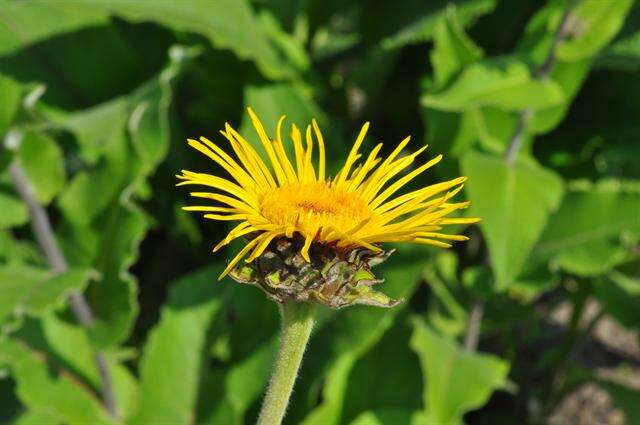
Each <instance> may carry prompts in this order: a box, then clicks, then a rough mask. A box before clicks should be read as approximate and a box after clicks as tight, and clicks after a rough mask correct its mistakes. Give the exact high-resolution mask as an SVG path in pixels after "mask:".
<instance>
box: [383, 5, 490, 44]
mask: <svg viewBox="0 0 640 425" xmlns="http://www.w3.org/2000/svg"><path fill="white" fill-rule="evenodd" d="M495 3H496V2H495V1H494V0H466V1H460V2H456V8H457V10H458V18H459V20H460V24H461V25H462V26H467V25H469V24H471V23H472V22H474V21H475V19H476V18H477V17H479V16H482V15H484V14H486V13H489V12H491V11H492V10H493V8H494V7H495ZM449 4H450V3H449V2H444V1H441V2H429V3H423V4H422V7H423V8H424V7H426V8H427V9H428V10H424V11H420V13H418V14H415V12H414V15H413V16H412V18H413V19H412V22H411V23H410V24H408V25H406V26H405V27H404V28H402V29H400V30H399V31H397V32H396V33H395V34H393V35H391V36H389V37H386V38H385V39H383V40H382V43H381V44H382V47H383V48H385V49H396V48H399V47H402V46H405V45H407V44H416V43H424V42H426V41H429V40H430V39H431V38H432V37H433V36H434V33H435V32H436V31H437V29H436V27H437V25H438V22H439V21H440V19H442V18H443V17H444V16H445V15H446V14H447V6H448V5H449ZM410 9H411V8H407V10H410Z"/></svg>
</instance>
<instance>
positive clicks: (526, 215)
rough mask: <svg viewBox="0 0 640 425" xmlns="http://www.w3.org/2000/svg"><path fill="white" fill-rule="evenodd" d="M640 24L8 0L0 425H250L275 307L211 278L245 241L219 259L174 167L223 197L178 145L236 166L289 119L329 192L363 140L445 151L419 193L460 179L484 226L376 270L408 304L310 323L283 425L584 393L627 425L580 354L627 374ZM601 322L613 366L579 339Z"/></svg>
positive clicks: (417, 10)
mask: <svg viewBox="0 0 640 425" xmlns="http://www.w3.org/2000/svg"><path fill="white" fill-rule="evenodd" d="M374 6H375V7H374ZM567 7H570V11H569V13H568V15H566V20H565V21H564V24H565V27H564V29H565V33H564V34H560V37H558V31H559V29H561V28H560V26H561V24H562V22H563V17H565V10H566V8H567ZM639 17H640V7H639V6H638V4H637V2H633V1H632V0H619V1H600V0H575V1H556V0H550V1H548V2H544V3H542V2H537V1H534V0H527V1H523V2H505V1H503V2H497V1H495V0H455V1H449V0H446V1H445V0H435V1H429V2H424V1H420V0H403V1H401V2H378V3H376V4H375V5H374V4H369V2H351V1H347V2H339V1H329V2H320V1H316V0H312V1H306V2H292V1H282V0H280V1H272V2H259V1H249V0H241V1H240V0H216V1H209V0H183V1H175V0H157V1H125V0H57V1H55V2H51V1H46V0H4V1H0V422H1V423H15V424H41V423H51V424H67V423H70V424H76V423H77V424H81V423H92V424H93V423H96V424H99V423H104V424H143V423H151V422H153V423H162V422H166V423H176V424H188V423H210V424H220V423H224V424H243V423H253V422H254V421H255V418H256V415H257V413H258V409H259V407H260V403H261V400H262V395H263V394H264V390H265V387H266V385H267V381H268V379H269V375H270V373H271V365H272V363H273V359H274V356H275V353H276V350H277V345H278V332H279V317H278V311H277V308H276V306H275V305H274V304H273V303H272V302H270V301H269V300H267V299H266V298H265V297H264V296H263V294H262V293H260V292H259V291H257V290H256V289H255V288H251V287H245V286H240V285H237V284H234V283H232V282H231V281H230V280H225V281H223V282H217V281H216V277H217V274H218V273H219V271H220V269H221V268H222V267H223V264H224V262H225V260H226V259H228V258H230V255H231V254H233V253H235V252H237V251H238V249H239V245H240V244H238V245H237V246H233V247H232V248H229V249H227V250H226V251H225V250H223V251H221V252H217V253H215V254H212V253H211V252H210V247H211V246H212V245H214V244H215V243H217V242H218V241H219V240H220V239H221V238H223V237H224V235H225V234H226V232H227V231H228V230H229V229H227V228H226V226H224V225H223V224H221V223H217V222H213V221H208V222H205V223H202V222H201V221H200V220H199V219H195V218H194V217H192V216H189V215H187V213H186V212H184V211H182V210H180V207H182V206H184V205H185V196H184V195H185V192H184V191H182V190H180V189H176V188H175V187H174V184H175V178H174V175H175V174H176V173H177V172H179V170H181V169H183V168H184V169H191V170H194V171H202V172H208V173H214V174H218V175H224V171H223V170H221V169H220V168H219V167H217V166H216V165H215V164H213V163H212V162H211V161H207V160H206V159H203V158H202V157H201V156H199V155H198V154H197V153H195V152H192V151H191V150H190V149H189V148H188V147H187V146H186V144H185V143H184V141H185V139H187V138H198V137H200V136H206V137H208V138H210V139H211V140H212V141H214V142H215V143H216V144H219V146H220V147H221V148H222V149H225V150H228V147H229V146H228V144H227V143H226V142H225V141H224V138H223V137H222V136H220V135H219V133H218V130H220V129H222V128H224V125H225V123H226V122H229V123H230V124H231V125H232V126H234V128H238V129H239V130H240V132H241V133H242V134H243V135H244V136H245V137H246V138H247V140H249V141H250V142H251V143H253V144H254V146H256V147H257V149H258V150H261V149H262V147H261V144H260V143H259V142H258V139H257V137H256V135H255V134H254V132H253V130H252V126H251V122H250V120H249V119H248V118H247V116H246V114H245V113H244V109H245V107H248V106H250V107H252V108H253V109H255V110H256V112H257V113H258V114H259V115H260V116H261V117H262V119H263V121H264V123H265V128H266V130H267V132H268V133H269V135H271V136H273V135H274V133H275V126H276V122H277V119H278V118H279V117H280V116H281V115H282V114H286V115H287V123H296V124H297V125H298V126H299V127H300V128H302V129H304V128H306V126H307V125H308V124H309V123H310V121H311V119H312V118H315V119H316V120H317V121H318V123H319V125H320V127H321V128H322V130H323V134H324V139H325V145H326V150H327V170H328V174H329V175H334V174H335V173H336V171H337V170H338V169H339V168H340V166H341V165H342V163H343V160H344V157H345V154H346V152H348V150H349V149H350V147H351V143H352V140H353V139H354V137H355V133H357V131H358V129H359V128H360V127H361V126H362V124H363V123H364V122H365V121H371V129H370V134H369V135H368V136H367V138H366V140H365V142H364V144H363V151H364V153H365V154H368V152H369V151H370V150H371V149H372V147H373V146H374V145H375V144H376V143H378V142H380V141H382V142H385V145H384V148H383V150H382V154H383V155H388V153H389V152H391V150H392V148H393V145H394V144H395V143H397V142H398V141H399V140H401V139H402V138H404V137H405V136H406V135H407V134H408V133H411V134H412V136H413V137H412V140H411V144H410V145H409V146H408V147H407V149H408V150H409V149H410V150H412V151H413V150H416V149H419V148H420V147H422V146H424V145H425V144H429V145H430V147H429V150H428V152H430V153H431V154H432V155H435V154H438V153H443V154H444V155H445V159H444V160H443V161H442V162H441V163H440V164H439V165H438V166H437V167H434V168H433V169H432V170H429V172H428V173H427V174H426V175H424V176H420V177H419V178H416V182H415V183H416V185H426V184H430V183H431V182H433V181H440V180H444V179H448V178H453V177H457V176H459V175H465V176H467V177H468V178H469V180H468V181H467V183H466V188H465V191H464V192H463V193H461V194H460V195H458V197H459V198H464V199H468V200H470V201H471V204H472V205H471V208H470V209H469V210H468V211H469V212H468V215H469V216H471V215H474V216H478V217H481V218H482V221H481V222H480V223H479V224H477V225H473V226H471V227H463V226H458V229H457V230H459V232H460V233H463V234H466V235H468V236H470V237H471V240H470V241H468V242H465V243H464V244H456V247H455V248H454V249H453V250H449V251H446V252H443V251H436V250H434V249H430V248H423V247H411V246H409V247H407V246H400V247H398V248H399V250H398V252H396V253H395V254H394V255H393V256H392V257H391V258H390V259H389V260H388V262H386V263H384V265H381V266H380V274H381V275H383V276H384V277H385V278H386V281H385V282H384V283H383V284H382V290H383V291H384V292H385V293H387V294H389V296H391V297H393V298H402V299H404V300H405V301H404V303H402V304H401V305H399V306H397V307H395V308H393V309H389V310H382V309H375V308H370V307H362V306H360V307H353V308H349V309H345V310H340V311H331V310H328V309H323V308H321V309H319V310H318V317H317V325H316V328H315V330H314V333H313V335H312V337H311V343H310V346H309V350H308V351H307V353H306V354H305V358H304V360H303V366H302V370H301V372H300V375H299V378H298V382H297V385H296V388H295V391H294V394H293V399H292V403H291V405H290V407H289V410H288V414H287V417H286V418H285V423H303V424H323V425H325V424H327V425H332V424H335V425H338V424H356V425H365V424H366V425H369V424H372V425H373V424H383V425H392V424H393V425H395V424H398V423H416V424H424V423H511V422H514V421H516V420H521V419H522V420H525V419H526V421H528V422H536V423H537V422H545V420H546V419H547V418H546V417H547V416H548V415H550V414H552V413H553V412H554V410H555V409H557V408H558V406H559V404H560V402H561V401H562V399H563V397H564V396H565V395H567V394H568V396H569V397H571V396H572V394H571V392H572V391H573V389H574V388H576V386H577V385H578V384H581V383H582V382H586V381H589V382H592V383H594V384H595V385H597V386H598V388H600V389H602V390H603V391H606V392H607V393H608V394H609V395H610V396H611V398H612V401H613V403H614V404H615V405H616V406H618V407H619V408H620V409H621V410H622V411H623V413H624V415H625V418H626V420H627V422H629V423H634V421H636V422H637V420H638V417H639V415H640V410H639V409H638V397H640V391H638V389H637V387H633V386H632V385H629V384H628V383H627V382H624V381H623V380H618V379H614V378H611V379H610V377H611V376H613V374H612V373H611V370H605V371H603V370H602V365H600V364H596V363H594V362H593V361H592V358H600V357H601V356H600V357H599V356H598V354H602V353H600V352H599V351H598V350H600V349H601V348H600V347H604V349H605V354H606V355H607V357H606V358H607V359H608V360H610V363H612V364H613V363H615V369H616V371H620V370H621V371H623V372H624V373H623V375H624V374H629V375H633V376H637V371H636V370H635V368H634V366H633V365H634V364H635V363H634V361H635V360H633V359H635V357H634V356H635V355H636V354H637V353H636V354H634V353H633V352H631V353H629V352H627V351H625V348H624V347H628V346H637V345H633V344H634V343H635V342H637V338H638V335H639V334H638V332H640V316H639V314H638V303H639V302H640V299H639V297H640V283H639V281H638V275H639V273H640V250H639V248H638V247H639V243H640V213H639V211H640V173H639V172H638V166H637V158H638V155H639V154H640V150H639V148H638V136H637V134H638V124H637V111H638V110H639V109H640V103H639V102H640V101H639V99H640V85H638V84H637V81H639V78H640V75H639V73H640V18H639ZM287 140H288V139H287ZM514 140H518V141H519V143H520V145H519V148H518V149H515V150H514V149H513V147H514ZM285 149H290V150H291V149H293V148H292V146H291V144H290V143H287V144H286V146H285ZM12 163H17V164H20V165H21V166H22V168H23V169H24V171H25V173H26V176H27V178H28V180H29V181H30V183H31V185H32V187H33V190H34V192H35V195H36V198H37V200H38V202H40V203H41V204H42V206H43V207H45V210H46V212H47V215H48V217H49V219H50V221H51V225H52V228H53V230H54V233H55V240H56V242H57V244H58V245H59V246H60V248H61V249H62V251H63V254H64V257H65V259H66V261H67V263H68V264H69V269H68V270H67V271H66V272H64V273H61V274H58V275H55V274H54V273H52V272H51V270H50V268H49V265H48V264H47V258H46V256H45V255H43V253H42V251H41V249H40V246H39V240H38V239H37V238H36V236H35V235H34V234H33V230H32V229H31V226H30V224H31V223H30V216H29V210H28V208H27V206H26V204H25V203H24V201H23V200H22V199H20V197H19V194H18V192H17V191H16V190H15V188H14V187H13V181H12V179H11V176H10V173H9V165H10V164H12ZM456 199H458V198H456ZM465 215H467V214H466V213H465ZM194 271H195V272H194ZM73 292H80V293H83V294H84V296H85V298H86V299H87V301H88V303H89V306H90V308H91V310H92V312H93V315H94V323H93V325H92V326H90V328H89V329H85V328H83V327H82V326H80V324H79V323H78V321H77V319H76V317H75V316H74V314H73V311H72V310H71V308H70V304H69V301H68V297H69V295H70V294H71V293H73ZM592 305H597V306H598V307H599V309H598V311H600V313H599V314H598V315H596V316H595V318H593V317H592V316H591V315H588V314H586V313H585V314H584V315H583V317H582V320H578V319H579V317H578V316H579V313H580V312H581V311H583V307H584V311H585V312H591V309H592V307H591V306H592ZM567 307H569V310H568V311H573V312H574V316H576V317H574V318H573V319H572V320H567V321H565V322H562V323H559V324H557V323H556V324H554V328H553V330H551V329H550V328H549V320H550V318H551V317H553V318H554V320H555V318H556V317H557V316H562V314H556V313H558V311H560V312H562V311H566V308H567ZM552 313H553V314H552ZM586 316H589V317H586ZM601 318H603V320H604V319H606V320H607V322H608V323H613V326H618V327H620V328H622V329H618V331H619V332H615V334H616V335H618V334H619V335H624V338H627V339H626V340H625V342H626V344H622V345H621V346H619V345H616V344H618V342H619V341H617V340H616V341H613V342H612V341H610V340H609V339H608V337H607V336H605V337H602V335H601V332H600V333H597V335H596V334H594V333H591V334H590V332H591V330H592V329H596V328H597V327H598V325H599V324H600V321H599V320H600V319H601ZM609 319H613V320H609ZM588 320H592V322H590V323H587V322H588ZM475 325H477V331H474V330H473V329H474V326H475ZM556 328H557V329H556ZM558 329H559V331H558ZM588 335H590V336H591V337H589V338H587V336H588ZM474 336H477V337H478V340H479V343H478V344H475V343H474V338H473V337H474ZM594 338H599V339H598V341H597V344H595V345H594V344H592V341H594ZM634 340H635V341H634ZM590 344H591V345H590ZM610 345H611V346H613V345H615V347H616V348H615V349H611V348H610ZM620 347H622V348H620ZM96 350H101V352H102V353H103V355H104V358H105V361H106V362H107V365H108V369H109V372H110V376H111V379H112V381H113V387H114V395H115V399H116V404H117V408H118V415H117V417H111V416H110V415H109V413H108V412H107V409H106V408H105V407H104V404H103V403H102V401H101V397H102V394H101V386H102V376H101V373H100V370H99V369H98V367H97V366H96V362H95V358H94V354H95V352H96ZM583 351H584V352H588V353H595V354H594V355H593V356H591V357H590V356H584V355H580V356H577V357H576V358H574V357H573V355H574V353H582V352H583ZM603 355H604V354H603ZM590 359H591V360H590ZM596 367H598V368H599V369H598V370H597V371H596ZM611 369H613V367H612V368H611ZM607 373H609V374H607ZM605 375H606V379H605V378H604V376H605ZM630 382H631V380H630ZM532 407H533V408H532Z"/></svg>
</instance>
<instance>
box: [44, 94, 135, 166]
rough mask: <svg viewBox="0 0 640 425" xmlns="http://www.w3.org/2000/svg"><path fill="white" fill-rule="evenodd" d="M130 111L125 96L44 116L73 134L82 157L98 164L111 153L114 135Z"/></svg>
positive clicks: (50, 111)
mask: <svg viewBox="0 0 640 425" xmlns="http://www.w3.org/2000/svg"><path fill="white" fill-rule="evenodd" d="M128 110H129V102H128V101H127V98H126V97H124V96H123V97H117V98H114V99H112V100H109V101H108V102H105V103H102V104H99V105H96V106H93V107H91V108H86V109H83V110H80V111H74V112H72V113H67V112H62V111H57V110H54V109H49V110H45V113H46V116H47V119H48V121H49V122H51V123H52V124H53V125H54V126H56V127H57V128H61V129H65V130H68V131H70V132H72V133H73V134H74V136H75V137H76V140H77V141H78V144H79V147H80V154H81V155H82V158H83V159H84V160H85V161H86V162H88V163H89V164H95V163H96V162H97V161H98V159H99V158H100V157H101V156H103V155H106V154H107V152H108V151H109V150H111V148H112V146H113V144H114V141H113V138H114V136H115V133H118V132H120V131H121V128H122V127H123V126H124V125H125V122H126V117H127V112H128Z"/></svg>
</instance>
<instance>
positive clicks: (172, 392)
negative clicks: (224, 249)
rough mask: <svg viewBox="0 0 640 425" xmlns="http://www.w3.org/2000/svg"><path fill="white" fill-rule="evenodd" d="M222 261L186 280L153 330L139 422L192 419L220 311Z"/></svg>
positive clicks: (142, 373)
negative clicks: (209, 341) (211, 333)
mask: <svg viewBox="0 0 640 425" xmlns="http://www.w3.org/2000/svg"><path fill="white" fill-rule="evenodd" d="M220 271H221V266H220V265H215V266H212V267H208V268H206V269H204V270H202V271H199V272H197V273H194V274H191V275H189V276H186V277H183V278H181V279H180V280H179V281H178V282H176V283H175V284H174V285H173V286H172V288H171V293H170V295H169V301H168V303H167V304H166V305H165V306H164V307H163V309H162V313H161V318H160V322H159V323H158V325H156V326H155V328H154V329H153V330H152V331H151V333H150V335H149V338H148V340H147V344H146V346H145V349H144V354H143V356H142V359H141V363H140V376H141V378H140V385H141V387H140V389H141V393H140V408H139V411H138V412H137V414H136V416H135V418H134V420H133V422H134V423H154V422H155V423H159V422H168V423H181V424H185V423H192V422H195V408H196V401H197V396H198V388H199V382H200V376H201V374H202V371H201V368H202V366H203V364H204V358H203V354H204V352H205V351H204V348H205V344H206V339H207V334H208V330H209V326H210V324H211V321H212V320H213V318H214V317H215V315H216V313H217V312H218V310H219V309H220V306H221V302H222V298H221V294H222V287H221V286H220V284H218V283H217V282H216V277H217V276H218V274H219V273H220Z"/></svg>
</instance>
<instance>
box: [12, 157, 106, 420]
mask: <svg viewBox="0 0 640 425" xmlns="http://www.w3.org/2000/svg"><path fill="white" fill-rule="evenodd" d="M9 174H10V175H11V180H13V184H14V186H15V188H16V191H17V192H18V194H19V195H20V198H22V200H23V201H24V203H25V204H27V208H28V209H29V216H30V218H31V228H32V229H33V234H34V236H35V238H36V240H37V242H38V245H39V246H40V249H41V250H42V252H43V253H44V255H45V257H46V259H47V263H48V264H49V267H51V270H53V271H54V273H64V272H65V271H67V270H68V269H69V266H68V264H67V260H66V259H65V258H64V255H63V254H62V251H61V250H60V247H59V246H58V243H57V242H56V239H55V237H54V234H53V229H52V228H51V222H50V220H49V216H48V215H47V212H46V211H45V209H44V208H43V207H42V205H40V203H39V202H38V200H37V198H36V194H35V191H34V189H33V187H32V186H31V184H30V183H29V180H28V179H27V176H26V174H25V172H24V169H23V168H22V166H21V165H20V164H19V163H18V162H13V163H12V164H11V165H10V166H9ZM69 305H70V307H71V311H72V312H73V314H74V315H75V316H76V319H77V320H78V322H80V324H81V325H82V326H83V327H84V328H86V329H89V328H91V327H92V326H93V322H94V317H93V311H91V307H90V306H89V303H88V302H87V300H86V298H85V297H84V295H83V294H81V293H79V292H74V293H72V294H71V295H69ZM93 357H94V361H95V363H96V367H97V368H98V372H99V374H100V381H101V388H100V389H101V392H102V400H103V402H104V406H105V408H106V409H107V411H108V412H109V414H110V415H111V416H112V417H113V418H117V417H118V409H117V406H116V398H115V392H114V389H113V382H112V380H111V373H110V371H109V366H108V364H107V359H106V358H105V356H104V353H102V352H101V351H95V352H94V353H93Z"/></svg>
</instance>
